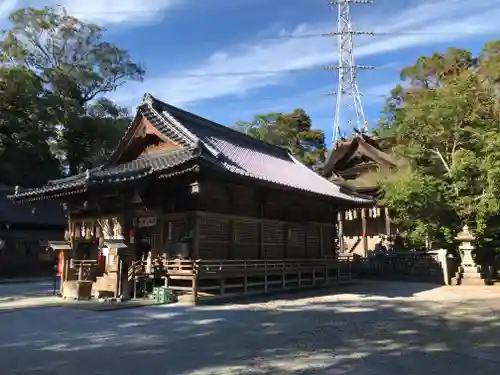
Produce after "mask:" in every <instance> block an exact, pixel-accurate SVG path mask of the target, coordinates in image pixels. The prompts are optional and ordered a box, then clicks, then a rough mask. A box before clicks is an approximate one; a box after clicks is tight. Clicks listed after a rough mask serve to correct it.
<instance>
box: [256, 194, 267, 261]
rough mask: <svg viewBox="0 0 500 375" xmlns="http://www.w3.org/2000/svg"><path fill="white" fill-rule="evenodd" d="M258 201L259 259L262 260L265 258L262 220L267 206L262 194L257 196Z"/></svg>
mask: <svg viewBox="0 0 500 375" xmlns="http://www.w3.org/2000/svg"><path fill="white" fill-rule="evenodd" d="M257 201H258V205H259V212H258V217H259V222H258V226H259V228H258V241H259V244H258V258H259V259H262V258H263V257H264V223H263V221H262V219H263V218H264V205H265V197H264V194H263V193H262V192H259V193H258V194H257Z"/></svg>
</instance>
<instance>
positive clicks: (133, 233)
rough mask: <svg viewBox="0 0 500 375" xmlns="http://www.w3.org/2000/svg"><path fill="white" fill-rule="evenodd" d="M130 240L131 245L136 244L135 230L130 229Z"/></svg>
mask: <svg viewBox="0 0 500 375" xmlns="http://www.w3.org/2000/svg"><path fill="white" fill-rule="evenodd" d="M129 238H130V243H135V229H130V231H129Z"/></svg>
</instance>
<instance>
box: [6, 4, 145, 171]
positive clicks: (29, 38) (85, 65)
mask: <svg viewBox="0 0 500 375" xmlns="http://www.w3.org/2000/svg"><path fill="white" fill-rule="evenodd" d="M10 21H11V23H12V27H11V29H10V30H8V31H6V32H5V35H4V39H3V41H2V42H1V45H0V47H1V53H2V60H3V61H4V62H5V63H6V64H10V65H14V66H19V67H23V68H25V69H27V70H28V71H30V72H31V74H32V75H33V76H34V77H36V78H37V79H38V80H39V81H40V82H41V83H42V84H43V85H44V87H47V88H48V89H49V90H50V91H51V92H52V93H53V94H54V95H55V96H56V97H57V98H58V100H59V103H58V105H57V108H58V116H59V122H60V124H62V128H61V132H60V133H59V138H58V139H57V141H58V144H59V146H60V148H61V151H62V153H63V154H64V156H65V159H66V162H67V164H68V167H69V170H70V172H71V173H76V172H78V171H79V170H81V169H82V168H86V167H88V166H89V165H90V164H91V162H92V160H93V155H94V153H95V149H96V147H107V145H108V143H109V139H101V138H99V137H98V138H93V139H90V138H89V137H86V136H85V134H94V135H100V134H107V135H109V134H111V133H112V131H111V133H110V132H108V131H107V130H104V129H102V128H103V127H107V126H109V125H110V123H113V119H116V120H117V121H118V123H119V124H121V123H123V117H124V116H122V111H120V109H119V108H116V106H114V105H113V104H112V103H111V102H109V101H108V102H107V103H106V104H105V105H100V104H99V103H97V105H98V106H100V107H101V111H105V112H106V114H105V116H104V117H105V118H106V121H103V120H102V118H103V116H95V115H94V113H95V108H94V107H95V105H96V100H97V101H99V99H102V98H103V97H104V95H105V94H106V93H109V92H111V91H114V90H116V89H117V88H118V87H119V86H121V85H123V84H124V83H125V82H127V81H128V80H142V79H143V76H144V73H145V70H144V68H143V67H142V66H140V65H139V64H137V63H135V62H133V61H132V59H131V57H130V56H129V54H128V53H127V52H126V51H125V50H123V49H121V48H119V47H118V46H116V45H114V44H112V43H109V42H106V41H105V40H104V29H102V28H101V27H99V26H97V25H95V24H90V23H85V22H82V21H80V20H79V19H77V18H75V17H72V16H70V15H68V14H67V13H66V11H65V10H64V8H61V7H45V8H43V9H34V8H25V9H21V10H18V11H16V12H14V13H13V14H12V15H11V16H10ZM117 114H118V115H117ZM115 125H116V124H115ZM104 138H106V137H104Z"/></svg>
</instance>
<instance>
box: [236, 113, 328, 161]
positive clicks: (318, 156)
mask: <svg viewBox="0 0 500 375" xmlns="http://www.w3.org/2000/svg"><path fill="white" fill-rule="evenodd" d="M234 128H235V129H237V130H239V131H241V132H244V133H245V134H248V135H250V136H252V137H254V138H257V139H260V140H263V141H265V142H268V143H271V144H273V145H276V146H280V147H284V148H287V149H289V150H290V152H291V153H292V154H293V155H294V156H295V157H297V159H299V160H300V161H301V162H302V163H304V164H305V165H307V166H309V167H315V166H318V165H319V164H320V163H322V162H323V161H324V159H325V152H326V146H325V135H324V134H323V131H321V130H319V129H313V128H312V125H311V118H310V117H309V116H308V115H307V114H306V112H305V111H304V110H303V109H295V110H293V111H292V112H290V113H286V114H283V113H276V112H272V113H268V114H263V115H256V116H255V117H254V119H253V121H251V122H246V121H238V122H237V123H236V124H235V125H234Z"/></svg>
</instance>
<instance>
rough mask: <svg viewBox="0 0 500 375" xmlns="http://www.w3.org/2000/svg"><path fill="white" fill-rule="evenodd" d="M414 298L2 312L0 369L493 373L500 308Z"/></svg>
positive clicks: (317, 296)
mask: <svg viewBox="0 0 500 375" xmlns="http://www.w3.org/2000/svg"><path fill="white" fill-rule="evenodd" d="M424 289H429V286H426V285H422V284H410V283H407V284H402V283H384V282H378V283H373V284H370V285H366V284H362V285H353V286H349V287H346V288H344V289H340V288H336V289H335V290H334V291H333V292H332V291H330V292H329V293H328V294H327V293H326V292H325V291H322V293H314V292H309V293H303V294H300V295H299V294H294V295H289V296H275V298H274V299H272V300H271V299H269V300H267V301H264V302H260V303H249V304H233V305H228V304H226V305H219V306H202V307H189V306H182V305H170V306H156V307H148V308H142V309H133V310H120V311H114V312H105V313H103V312H89V311H82V310H73V309H62V308H51V309H37V310H25V311H19V312H11V313H6V314H2V315H0V327H1V328H0V330H1V336H0V363H1V364H2V368H3V369H4V370H5V369H6V370H8V371H7V373H9V374H35V373H36V374H37V375H38V374H40V375H43V374H51V375H57V374H68V373H72V374H74V375H80V374H85V375H89V374H92V375H114V374H120V375H128V374H134V375H135V374H145V373H151V374H160V375H162V374H313V373H314V374H356V375H367V374H370V375H372V374H384V375H388V374H390V375H392V374H397V375H404V374H423V373H429V374H434V373H438V372H443V373H450V374H454V375H460V374H467V375H471V374H488V373H494V371H496V370H498V368H500V341H499V339H498V338H499V337H500V314H499V312H500V303H499V302H497V301H496V300H491V299H474V298H467V297H466V296H462V297H461V298H460V299H452V300H447V299H446V298H444V297H440V296H439V293H432V291H431V293H430V294H428V295H427V296H425V294H426V293H429V292H428V291H427V292H424ZM421 294H423V295H421ZM409 296H414V297H412V298H409ZM415 296H417V297H415Z"/></svg>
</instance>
